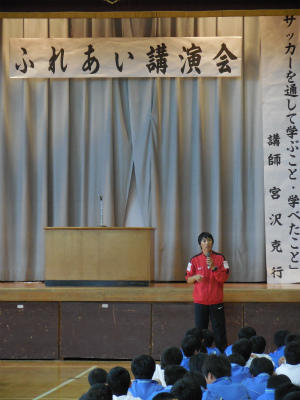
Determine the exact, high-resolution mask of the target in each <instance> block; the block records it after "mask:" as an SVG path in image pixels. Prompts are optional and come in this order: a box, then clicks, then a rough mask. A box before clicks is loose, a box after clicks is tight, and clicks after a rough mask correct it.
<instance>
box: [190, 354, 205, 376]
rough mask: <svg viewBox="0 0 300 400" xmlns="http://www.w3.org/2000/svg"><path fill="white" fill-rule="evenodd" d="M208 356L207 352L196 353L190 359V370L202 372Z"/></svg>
mask: <svg viewBox="0 0 300 400" xmlns="http://www.w3.org/2000/svg"><path fill="white" fill-rule="evenodd" d="M206 357H208V354H207V353H197V354H194V355H193V356H192V357H191V358H190V359H189V368H190V371H192V372H197V371H199V372H202V366H203V363H204V360H205V359H206Z"/></svg>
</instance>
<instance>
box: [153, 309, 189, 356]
mask: <svg viewBox="0 0 300 400" xmlns="http://www.w3.org/2000/svg"><path fill="white" fill-rule="evenodd" d="M193 327H194V305H193V304H189V303H186V304H182V303H172V304H167V303H154V304H153V306H152V356H153V357H154V358H155V359H157V360H159V359H160V354H161V351H162V350H163V349H164V348H165V347H168V346H177V347H180V344H181V340H182V338H183V336H184V334H185V332H186V331H187V330H188V329H189V328H193Z"/></svg>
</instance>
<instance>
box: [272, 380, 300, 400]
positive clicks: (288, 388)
mask: <svg viewBox="0 0 300 400" xmlns="http://www.w3.org/2000/svg"><path fill="white" fill-rule="evenodd" d="M299 390H300V388H299V386H296V385H294V384H293V383H287V384H284V385H281V386H279V387H278V388H277V389H275V400H283V399H286V395H287V394H288V393H292V392H296V391H299ZM299 399H300V397H299Z"/></svg>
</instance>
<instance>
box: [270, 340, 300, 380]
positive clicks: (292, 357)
mask: <svg viewBox="0 0 300 400" xmlns="http://www.w3.org/2000/svg"><path fill="white" fill-rule="evenodd" d="M284 357H285V360H286V362H285V363H284V364H281V365H280V366H279V367H278V368H276V374H277V375H280V374H284V375H286V376H288V377H289V378H290V380H291V382H292V383H293V384H294V385H299V386H300V341H299V342H290V343H288V344H287V345H286V348H285V350H284Z"/></svg>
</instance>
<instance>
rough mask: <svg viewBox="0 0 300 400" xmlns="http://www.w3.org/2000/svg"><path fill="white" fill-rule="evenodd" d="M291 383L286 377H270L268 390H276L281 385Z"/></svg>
mask: <svg viewBox="0 0 300 400" xmlns="http://www.w3.org/2000/svg"><path fill="white" fill-rule="evenodd" d="M287 383H291V380H290V378H289V377H287V376H286V375H283V374H282V375H271V376H270V378H269V379H268V382H267V388H268V389H277V388H278V387H279V386H281V385H285V384H287Z"/></svg>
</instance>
